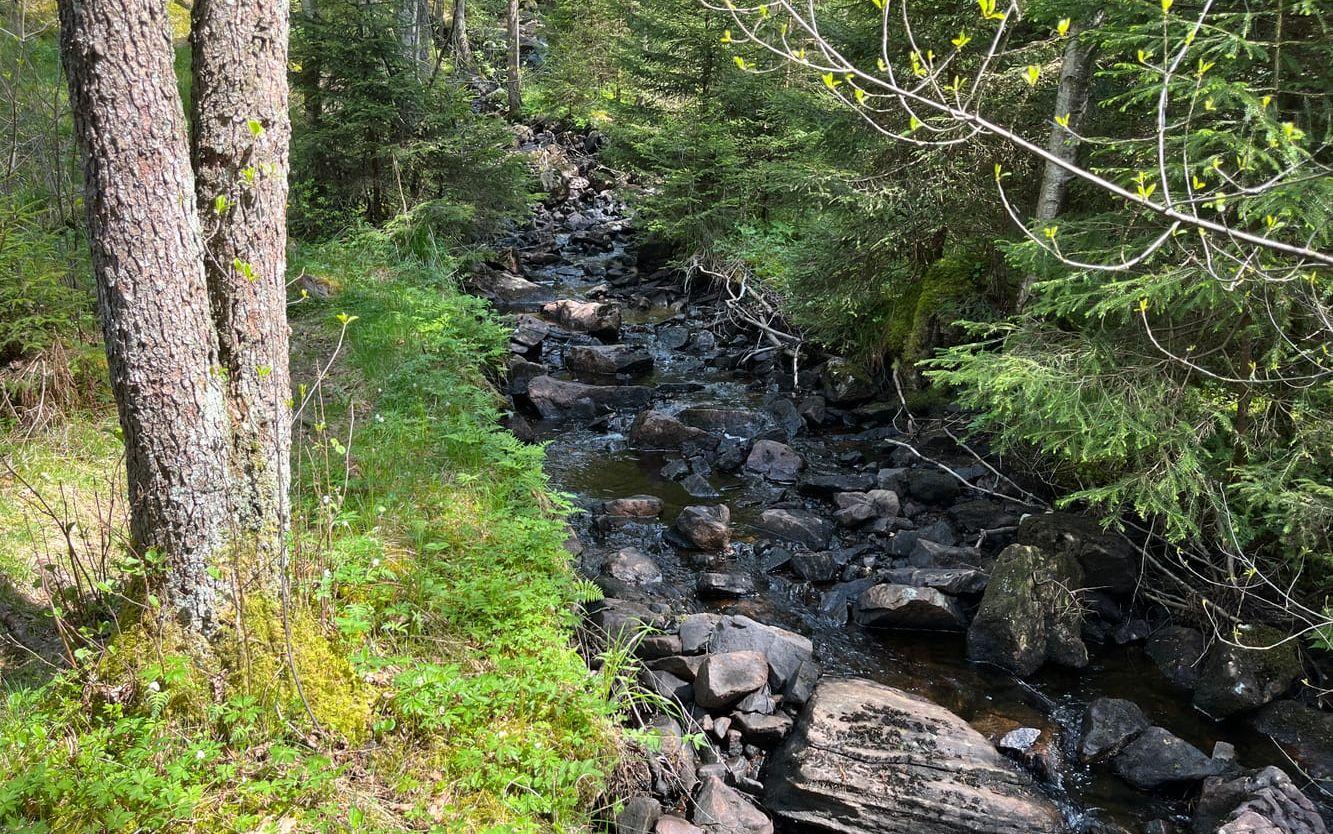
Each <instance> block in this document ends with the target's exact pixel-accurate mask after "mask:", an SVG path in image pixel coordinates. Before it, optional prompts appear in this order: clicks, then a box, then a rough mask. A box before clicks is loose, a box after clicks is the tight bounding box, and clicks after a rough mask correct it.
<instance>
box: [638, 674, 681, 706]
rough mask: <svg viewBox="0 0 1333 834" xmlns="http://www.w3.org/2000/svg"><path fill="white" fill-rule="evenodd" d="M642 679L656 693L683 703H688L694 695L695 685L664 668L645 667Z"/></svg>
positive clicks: (640, 676) (641, 675) (669, 699)
mask: <svg viewBox="0 0 1333 834" xmlns="http://www.w3.org/2000/svg"><path fill="white" fill-rule="evenodd" d="M639 678H640V680H642V681H643V684H644V686H647V687H648V689H649V690H650V691H652V692H653V693H654V694H656V695H658V696H660V697H662V698H665V699H667V700H668V701H672V702H674V703H677V704H681V705H688V704H689V703H690V700H691V699H692V698H693V697H694V686H693V685H692V684H691V683H690V682H689V681H687V680H685V679H684V678H681V677H679V676H677V675H673V674H672V673H670V672H667V671H665V670H662V669H644V670H642V671H641V672H640V673H639Z"/></svg>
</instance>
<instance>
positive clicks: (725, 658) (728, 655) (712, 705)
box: [694, 651, 768, 709]
mask: <svg viewBox="0 0 1333 834" xmlns="http://www.w3.org/2000/svg"><path fill="white" fill-rule="evenodd" d="M767 683H768V660H767V658H766V657H765V656H764V654H763V653H762V652H758V651H737V652H721V653H718V654H710V655H708V657H707V658H705V659H704V662H703V665H701V666H700V667H699V674H698V676H697V677H696V678H695V679H694V700H695V701H696V702H697V703H698V704H699V706H701V707H704V708H705V709H720V708H722V707H726V706H729V705H731V704H734V703H735V702H736V701H739V700H740V699H741V698H743V697H744V696H746V695H748V694H750V693H751V692H754V691H755V690H756V689H758V688H759V687H761V686H764V685H765V684H767Z"/></svg>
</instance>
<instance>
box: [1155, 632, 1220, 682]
mask: <svg viewBox="0 0 1333 834" xmlns="http://www.w3.org/2000/svg"><path fill="white" fill-rule="evenodd" d="M1207 647H1208V643H1207V641H1206V640H1205V639H1204V636H1203V632H1201V631H1199V630H1198V629H1194V628H1187V627H1185V626H1166V627H1165V628H1161V629H1158V630H1157V631H1155V632H1153V634H1151V635H1150V636H1149V637H1148V642H1147V644H1146V645H1145V647H1144V649H1145V651H1147V653H1148V656H1149V657H1151V658H1152V659H1153V662H1154V663H1156V664H1157V668H1158V669H1160V670H1161V671H1162V674H1163V675H1165V676H1166V679H1167V680H1169V681H1171V682H1172V683H1173V684H1175V685H1176V686H1179V687H1181V688H1182V689H1193V688H1194V685H1195V684H1196V683H1198V681H1199V664H1200V663H1201V662H1202V661H1203V654H1204V652H1205V651H1206V650H1207Z"/></svg>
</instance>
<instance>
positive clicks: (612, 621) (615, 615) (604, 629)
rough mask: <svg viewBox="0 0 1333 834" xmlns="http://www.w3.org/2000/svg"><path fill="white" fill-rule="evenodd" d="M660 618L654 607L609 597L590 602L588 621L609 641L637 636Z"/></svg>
mask: <svg viewBox="0 0 1333 834" xmlns="http://www.w3.org/2000/svg"><path fill="white" fill-rule="evenodd" d="M660 620H661V618H660V617H659V616H658V615H657V614H656V613H654V612H653V610H652V609H650V608H649V607H648V606H646V605H641V604H640V603H637V602H629V601H627V600H622V599H611V598H609V597H608V598H606V599H600V600H597V601H595V602H591V603H589V604H588V615H587V621H588V623H589V624H590V625H591V626H592V630H593V632H594V633H595V634H597V636H599V637H603V638H605V639H606V640H608V641H615V640H625V639H632V638H635V637H636V636H637V635H639V634H641V633H642V632H645V631H647V630H649V629H651V628H654V627H655V626H657V624H658V622H659V621H660Z"/></svg>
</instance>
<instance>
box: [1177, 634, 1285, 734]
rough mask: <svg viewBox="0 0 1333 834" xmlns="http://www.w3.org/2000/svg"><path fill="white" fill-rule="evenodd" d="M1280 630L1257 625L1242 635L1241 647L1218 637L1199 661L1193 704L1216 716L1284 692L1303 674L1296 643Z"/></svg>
mask: <svg viewBox="0 0 1333 834" xmlns="http://www.w3.org/2000/svg"><path fill="white" fill-rule="evenodd" d="M1284 638H1285V635H1283V634H1282V633H1281V632H1279V631H1277V630H1275V629H1271V628H1267V627H1262V626H1261V627H1256V628H1253V629H1250V630H1249V631H1246V632H1244V633H1242V634H1241V635H1240V640H1238V641H1237V642H1243V643H1244V644H1245V645H1246V646H1254V647H1256V648H1241V647H1238V646H1233V645H1230V644H1228V643H1223V642H1221V641H1218V642H1216V643H1214V644H1213V646H1212V648H1210V649H1209V650H1208V653H1207V654H1205V655H1204V658H1203V662H1202V663H1201V664H1200V665H1199V679H1198V681H1197V682H1196V683H1195V685H1194V706H1196V707H1198V708H1199V709H1201V710H1203V711H1204V712H1206V713H1207V714H1209V715H1211V716H1212V717H1213V718H1217V719H1222V718H1228V717H1230V716H1232V715H1236V714H1237V713H1241V712H1245V711H1247V710H1252V709H1257V708H1258V707H1261V706H1263V705H1264V704H1267V703H1269V702H1271V701H1273V700H1274V699H1276V698H1277V697H1278V696H1279V695H1282V694H1283V693H1284V692H1286V691H1287V690H1288V689H1290V688H1291V685H1292V684H1293V683H1295V682H1296V680H1297V678H1299V677H1300V676H1301V672H1302V670H1301V660H1300V657H1299V655H1297V653H1296V647H1295V644H1294V643H1292V642H1290V641H1288V642H1282V641H1283V640H1284Z"/></svg>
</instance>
